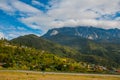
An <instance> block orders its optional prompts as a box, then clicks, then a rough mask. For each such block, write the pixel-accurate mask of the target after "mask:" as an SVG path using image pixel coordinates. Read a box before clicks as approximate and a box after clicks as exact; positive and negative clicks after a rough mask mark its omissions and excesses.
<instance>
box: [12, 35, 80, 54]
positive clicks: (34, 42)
mask: <svg viewBox="0 0 120 80" xmlns="http://www.w3.org/2000/svg"><path fill="white" fill-rule="evenodd" d="M10 42H11V43H14V44H17V45H20V46H27V47H32V48H35V49H40V50H45V51H48V52H51V53H54V54H58V55H60V56H68V55H71V56H72V55H74V54H76V53H78V52H77V51H76V50H74V49H72V48H69V47H65V46H61V45H59V44H56V43H54V42H51V41H49V40H45V39H43V38H41V37H38V36H36V35H33V34H30V35H25V36H20V37H18V38H15V39H13V40H11V41H10Z"/></svg>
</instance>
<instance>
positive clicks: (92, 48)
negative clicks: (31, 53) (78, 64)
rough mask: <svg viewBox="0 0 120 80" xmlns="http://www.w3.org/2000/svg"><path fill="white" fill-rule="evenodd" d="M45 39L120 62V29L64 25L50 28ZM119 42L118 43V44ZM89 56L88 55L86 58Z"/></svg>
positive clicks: (84, 52)
mask: <svg viewBox="0 0 120 80" xmlns="http://www.w3.org/2000/svg"><path fill="white" fill-rule="evenodd" d="M42 37H43V38H45V39H48V40H51V41H53V42H56V43H59V44H61V45H64V46H69V47H71V48H74V49H76V50H78V51H80V52H81V53H82V54H85V55H89V56H91V55H94V56H99V57H102V58H105V59H107V60H109V61H111V62H112V61H113V63H114V62H115V63H116V62H117V63H118V64H119V62H120V59H119V58H120V44H119V43H120V30H119V29H109V30H105V29H101V28H94V27H77V28H73V27H63V28H54V29H51V30H49V31H48V32H47V33H46V34H45V35H43V36H42ZM116 43H117V44H116ZM88 58H89V57H88V56H87V57H86V59H88Z"/></svg>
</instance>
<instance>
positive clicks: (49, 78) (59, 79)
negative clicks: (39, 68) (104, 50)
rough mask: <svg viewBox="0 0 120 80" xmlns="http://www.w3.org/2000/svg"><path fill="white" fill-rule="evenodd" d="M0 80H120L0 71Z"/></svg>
mask: <svg viewBox="0 0 120 80" xmlns="http://www.w3.org/2000/svg"><path fill="white" fill-rule="evenodd" d="M0 80H120V77H119V76H108V75H107V76H104V75H102V76H99V75H95V76H94V75H69V74H45V73H44V74H42V73H32V72H29V73H28V72H27V73H26V72H14V71H0Z"/></svg>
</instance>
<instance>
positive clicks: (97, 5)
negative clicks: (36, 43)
mask: <svg viewBox="0 0 120 80" xmlns="http://www.w3.org/2000/svg"><path fill="white" fill-rule="evenodd" d="M64 26H69V27H76V26H94V27H100V28H105V29H109V28H120V0H0V35H3V34H4V36H5V38H7V39H12V38H15V37H18V36H20V35H25V34H36V35H38V36H41V35H43V34H44V33H45V32H47V31H48V30H49V29H51V28H59V27H64Z"/></svg>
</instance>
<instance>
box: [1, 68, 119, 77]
mask: <svg viewBox="0 0 120 80" xmlns="http://www.w3.org/2000/svg"><path fill="white" fill-rule="evenodd" d="M0 72H23V73H35V74H58V75H59V74H60V75H78V76H79V75H81V76H82V75H83V76H108V77H109V76H113V77H120V75H113V74H90V73H66V72H65V73H64V72H39V71H27V70H0Z"/></svg>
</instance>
